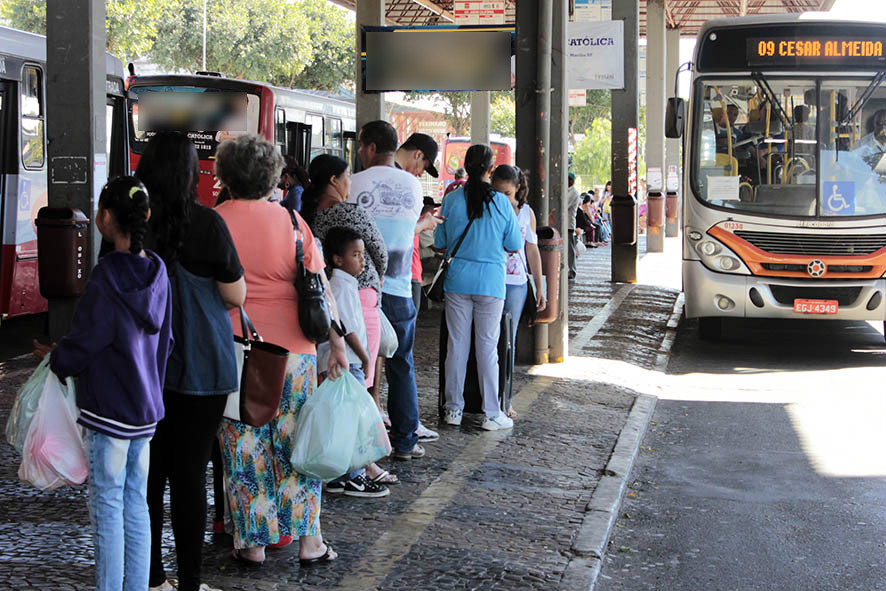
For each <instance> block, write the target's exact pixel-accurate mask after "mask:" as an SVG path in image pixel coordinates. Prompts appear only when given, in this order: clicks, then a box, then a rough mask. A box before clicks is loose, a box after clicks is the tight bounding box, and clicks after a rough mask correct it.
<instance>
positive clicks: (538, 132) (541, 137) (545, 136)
mask: <svg viewBox="0 0 886 591" xmlns="http://www.w3.org/2000/svg"><path fill="white" fill-rule="evenodd" d="M553 24H554V6H553V3H552V2H551V1H548V0H543V1H542V2H539V3H538V48H537V50H536V51H537V54H536V58H537V59H538V67H537V72H538V79H537V84H538V87H537V89H536V93H537V95H538V96H537V102H536V119H535V141H536V163H535V167H534V172H535V174H534V175H533V176H532V183H533V184H535V185H537V187H538V207H537V208H536V210H535V214H536V219H537V220H538V224H539V225H542V226H544V225H547V223H548V216H549V215H550V203H549V202H548V198H549V194H550V179H549V178H548V169H547V167H548V150H549V144H550V141H551V38H552V36H553ZM564 242H565V240H564ZM565 254H566V253H565V251H564V252H563V254H562V255H561V258H562V257H564V256H565ZM561 266H562V265H561ZM548 360H549V345H548V327H547V326H545V325H543V324H540V325H538V327H537V328H536V330H535V362H536V363H537V364H538V363H547V362H548Z"/></svg>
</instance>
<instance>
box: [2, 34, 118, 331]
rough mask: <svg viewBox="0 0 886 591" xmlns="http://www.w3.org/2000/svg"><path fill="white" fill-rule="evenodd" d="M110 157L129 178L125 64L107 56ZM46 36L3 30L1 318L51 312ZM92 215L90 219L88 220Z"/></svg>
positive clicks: (113, 171)
mask: <svg viewBox="0 0 886 591" xmlns="http://www.w3.org/2000/svg"><path fill="white" fill-rule="evenodd" d="M106 71H107V78H106V90H107V110H106V117H107V133H108V136H107V158H108V173H109V174H110V175H112V176H113V175H118V174H124V173H125V172H126V170H127V169H128V163H127V161H126V149H125V147H126V108H125V96H124V88H123V64H122V63H121V62H120V60H118V59H117V58H115V57H114V56H112V55H110V54H108V55H107V60H106ZM45 82H46V38H45V37H43V36H42V35H34V34H32V33H25V32H24V31H18V30H16V29H10V28H7V27H0V238H2V247H0V319H5V318H9V317H15V316H23V315H26V314H36V313H38V312H45V311H46V310H47V302H46V300H45V299H44V298H43V297H42V296H41V295H40V285H39V281H38V273H37V230H36V227H35V225H34V219H35V218H36V217H37V211H38V210H39V209H40V208H41V207H43V206H45V205H46V204H47V181H46V165H47V163H46V117H47V115H51V113H49V114H47V112H46V88H45ZM87 215H88V214H87Z"/></svg>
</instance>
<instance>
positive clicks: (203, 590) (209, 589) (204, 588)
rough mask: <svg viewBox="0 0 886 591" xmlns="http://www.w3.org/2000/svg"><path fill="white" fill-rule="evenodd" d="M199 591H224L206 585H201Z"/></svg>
mask: <svg viewBox="0 0 886 591" xmlns="http://www.w3.org/2000/svg"><path fill="white" fill-rule="evenodd" d="M199 591H222V590H221V589H219V588H217V587H210V586H209V585H207V584H206V583H200V589H199Z"/></svg>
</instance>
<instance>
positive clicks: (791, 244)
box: [735, 230, 886, 256]
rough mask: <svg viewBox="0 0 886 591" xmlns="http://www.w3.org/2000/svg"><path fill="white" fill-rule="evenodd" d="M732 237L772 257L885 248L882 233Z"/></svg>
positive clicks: (738, 233) (746, 233)
mask: <svg viewBox="0 0 886 591" xmlns="http://www.w3.org/2000/svg"><path fill="white" fill-rule="evenodd" d="M735 235H736V236H738V237H739V238H742V239H744V240H747V241H748V242H750V243H751V244H753V245H754V246H756V247H757V248H759V249H760V250H765V251H766V252H771V253H773V254H804V255H811V256H840V255H843V256H852V255H864V254H871V253H872V252H876V251H878V250H880V249H881V248H884V247H886V234H787V233H784V234H781V233H776V232H752V231H748V230H738V231H736V232H735Z"/></svg>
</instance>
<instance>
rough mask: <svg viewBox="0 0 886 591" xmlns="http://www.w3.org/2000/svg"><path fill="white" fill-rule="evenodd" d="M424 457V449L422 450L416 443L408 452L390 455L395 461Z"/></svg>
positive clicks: (396, 452)
mask: <svg viewBox="0 0 886 591" xmlns="http://www.w3.org/2000/svg"><path fill="white" fill-rule="evenodd" d="M424 455H425V448H423V447H422V446H421V445H419V444H417V443H416V444H415V447H413V448H412V449H411V450H410V451H407V452H402V453H401V452H399V451H395V452H394V453H392V454H391V457H393V458H394V459H395V460H412V459H417V458H422V457H424Z"/></svg>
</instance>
